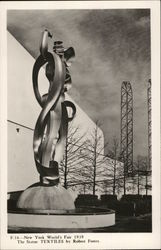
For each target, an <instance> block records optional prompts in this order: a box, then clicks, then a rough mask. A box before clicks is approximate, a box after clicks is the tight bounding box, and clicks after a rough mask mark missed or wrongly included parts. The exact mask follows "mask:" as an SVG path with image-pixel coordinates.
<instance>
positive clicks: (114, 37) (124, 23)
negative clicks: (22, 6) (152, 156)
mask: <svg viewBox="0 0 161 250" xmlns="http://www.w3.org/2000/svg"><path fill="white" fill-rule="evenodd" d="M149 23H150V12H149V10H148V9H147V10H146V9H137V10H136V9H130V10H129V9H120V10H119V9H117V10H110V9H109V10H101V9H99V10H10V11H8V29H9V31H10V32H11V33H12V34H13V35H14V36H15V37H16V38H17V40H18V41H19V42H20V43H21V44H23V46H24V47H25V48H26V49H27V50H28V51H29V53H31V54H32V55H33V56H34V57H37V56H38V54H39V40H40V37H41V32H42V30H43V29H44V28H48V29H50V30H51V31H52V32H53V37H54V39H56V40H63V41H64V44H65V46H66V47H68V46H73V47H74V48H75V51H76V58H75V62H73V64H72V66H71V68H70V72H71V75H72V80H73V89H72V90H71V91H70V93H71V96H72V97H73V99H74V100H75V101H76V102H77V103H78V104H79V105H80V107H81V108H82V109H83V110H85V111H86V112H87V114H88V115H89V116H90V117H91V118H92V119H93V120H97V119H98V118H99V120H100V121H101V123H104V124H103V131H104V134H105V138H106V140H107V141H109V139H110V138H111V137H112V136H113V135H114V134H115V135H116V134H117V135H118V137H119V134H120V125H119V124H120V114H119V113H120V93H121V91H120V90H121V83H122V81H124V80H128V81H130V82H131V83H132V86H133V95H134V107H137V108H136V112H135V124H134V126H135V131H136V133H135V144H137V146H136V147H135V154H137V153H138V152H139V153H140V152H142V151H143V153H144V152H145V149H144V147H142V145H143V143H140V142H143V141H144V143H145V144H146V143H147V142H146V137H147V131H145V129H144V128H145V127H146V125H147V114H145V116H144V118H142V117H141V112H140V111H141V110H144V111H145V112H146V104H145V103H146V94H145V92H146V91H145V90H146V84H145V83H146V81H147V80H148V79H149V78H150V26H149ZM50 48H52V44H51V43H50ZM141 93H143V95H142V94H141ZM143 99H144V100H145V102H143V101H142V100H143ZM140 119H142V122H140ZM139 145H140V146H139Z"/></svg>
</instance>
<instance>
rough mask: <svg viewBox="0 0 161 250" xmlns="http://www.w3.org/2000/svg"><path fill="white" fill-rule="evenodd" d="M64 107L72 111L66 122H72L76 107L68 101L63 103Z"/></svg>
mask: <svg viewBox="0 0 161 250" xmlns="http://www.w3.org/2000/svg"><path fill="white" fill-rule="evenodd" d="M64 105H65V107H66V109H67V108H71V109H72V115H71V116H70V117H69V116H68V122H70V121H72V120H73V118H74V117H75V114H76V106H75V105H74V103H72V102H70V101H64Z"/></svg>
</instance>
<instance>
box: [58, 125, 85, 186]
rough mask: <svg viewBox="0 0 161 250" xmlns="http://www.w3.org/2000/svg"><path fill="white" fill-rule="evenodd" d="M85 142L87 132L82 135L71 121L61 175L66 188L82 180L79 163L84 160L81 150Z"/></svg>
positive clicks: (61, 165)
mask: <svg viewBox="0 0 161 250" xmlns="http://www.w3.org/2000/svg"><path fill="white" fill-rule="evenodd" d="M84 144H86V139H85V134H83V135H80V133H79V127H74V125H73V122H71V123H70V125H69V127H68V135H67V138H66V144H65V152H64V159H63V161H62V162H61V164H60V175H61V177H62V179H63V186H64V187H65V188H66V189H67V188H68V187H69V186H71V185H72V184H73V183H78V182H79V181H80V178H81V175H80V172H79V165H80V163H81V162H82V161H83V157H82V153H81V151H82V148H83V147H84Z"/></svg>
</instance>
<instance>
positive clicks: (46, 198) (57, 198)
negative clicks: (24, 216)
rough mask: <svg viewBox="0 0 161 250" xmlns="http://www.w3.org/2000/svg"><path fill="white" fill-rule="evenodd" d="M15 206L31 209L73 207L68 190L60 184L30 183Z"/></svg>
mask: <svg viewBox="0 0 161 250" xmlns="http://www.w3.org/2000/svg"><path fill="white" fill-rule="evenodd" d="M17 207H18V208H22V209H31V210H68V209H74V208H75V205H74V201H73V199H72V197H71V195H70V194H69V192H68V190H66V189H65V188H64V187H62V186H61V185H60V184H58V185H55V186H43V185H41V184H39V183H38V184H36V185H32V186H31V187H29V188H27V189H26V190H25V191H24V192H22V194H21V195H20V197H19V199H18V202H17Z"/></svg>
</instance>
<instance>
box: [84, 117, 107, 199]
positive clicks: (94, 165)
mask: <svg viewBox="0 0 161 250" xmlns="http://www.w3.org/2000/svg"><path fill="white" fill-rule="evenodd" d="M84 146H85V147H84V151H83V152H82V153H83V155H82V156H81V157H82V158H83V159H84V160H85V161H81V175H82V178H83V180H84V182H86V183H88V184H90V186H91V188H92V193H93V195H95V193H96V186H97V185H99V184H98V183H100V182H99V180H100V179H101V176H102V173H103V171H104V164H105V162H106V157H105V156H104V148H105V147H106V146H107V144H106V145H104V140H103V135H102V131H101V130H100V128H99V122H98V121H96V124H95V128H94V129H93V131H92V132H91V134H90V139H89V140H88V141H86V144H85V145H84Z"/></svg>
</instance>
